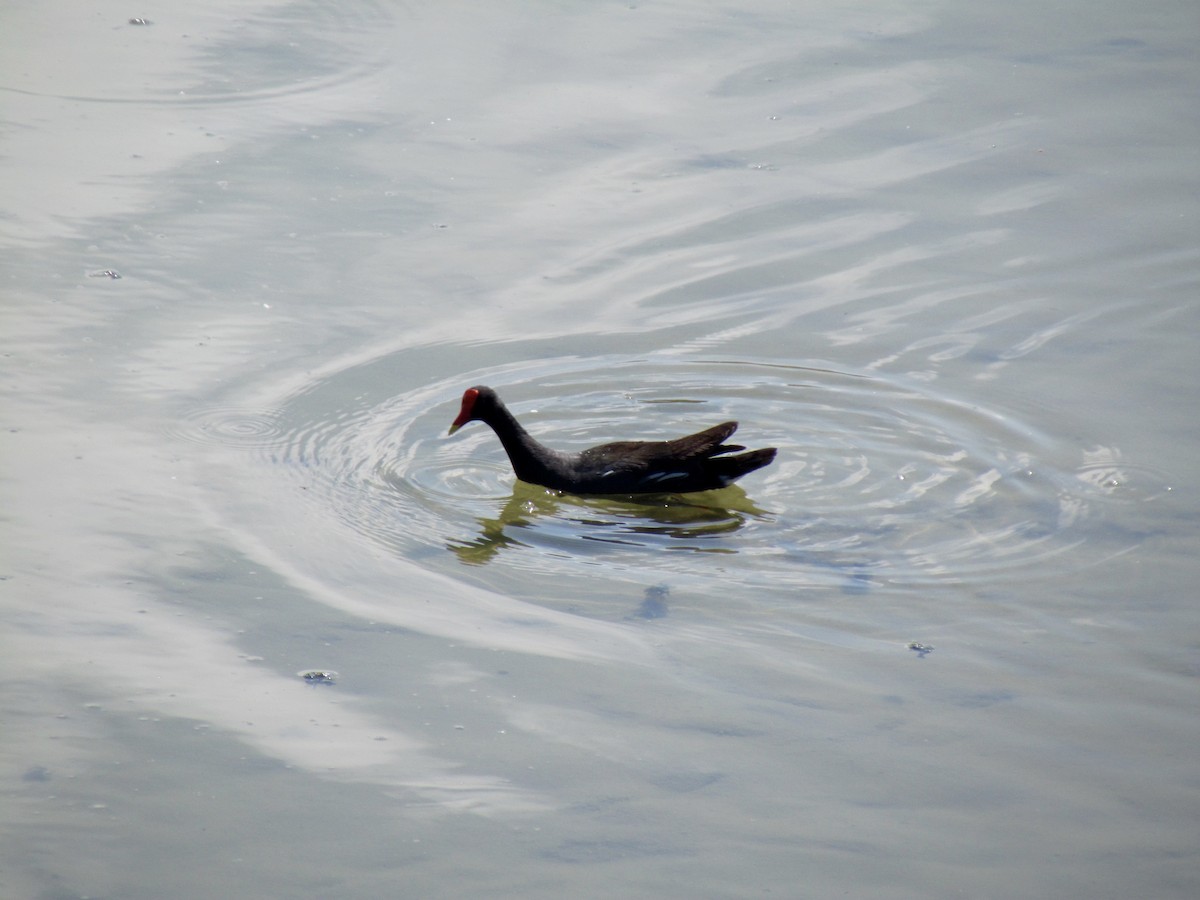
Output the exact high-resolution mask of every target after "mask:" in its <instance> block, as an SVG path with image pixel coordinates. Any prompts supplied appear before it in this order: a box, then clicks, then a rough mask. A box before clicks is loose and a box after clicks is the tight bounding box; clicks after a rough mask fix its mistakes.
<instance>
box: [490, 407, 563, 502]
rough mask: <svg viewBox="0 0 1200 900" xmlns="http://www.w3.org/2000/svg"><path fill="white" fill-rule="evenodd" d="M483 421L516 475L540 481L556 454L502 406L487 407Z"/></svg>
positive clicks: (536, 481) (533, 482) (541, 482)
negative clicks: (494, 436) (497, 441)
mask: <svg viewBox="0 0 1200 900" xmlns="http://www.w3.org/2000/svg"><path fill="white" fill-rule="evenodd" d="M483 421H484V422H485V423H486V424H488V425H490V426H491V428H492V431H494V432H496V437H498V438H500V443H501V445H502V446H503V447H504V452H505V453H507V454H508V461H509V462H510V463H512V467H513V472H514V473H515V474H516V476H517V477H518V478H520V479H521V480H522V481H527V482H530V483H532V484H544V483H545V480H546V475H547V473H548V471H549V469H550V467H552V466H553V464H554V462H555V460H557V458H558V457H559V454H558V453H556V452H555V451H553V450H551V449H550V448H549V447H546V446H544V445H543V444H540V443H538V441H536V440H535V439H534V437H533V435H531V434H530V433H529V432H528V431H526V430H525V429H524V428H523V427H522V426H521V423H520V422H518V421H517V420H516V417H515V416H513V414H512V413H510V412H509V411H508V410H507V409H506V408H505V407H503V406H497V407H495V408H494V409H492V410H489V412H488V415H487V417H486V418H484V420H483Z"/></svg>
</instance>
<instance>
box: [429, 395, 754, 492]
mask: <svg viewBox="0 0 1200 900" xmlns="http://www.w3.org/2000/svg"><path fill="white" fill-rule="evenodd" d="M475 420H478V421H480V422H483V423H485V424H486V425H490V426H491V428H492V430H493V431H494V432H496V436H497V437H499V438H500V443H501V444H503V445H504V450H505V452H506V453H507V454H508V459H509V462H511V463H512V467H513V471H514V472H515V473H516V475H517V477H518V478H519V479H521V480H522V481H527V482H529V483H530V484H540V485H542V486H543V487H548V488H551V489H552V490H556V491H569V492H571V493H573V494H662V493H670V494H683V493H687V492H689V491H711V490H715V489H717V488H723V487H725V486H727V485H730V484H732V483H733V482H734V481H736V480H737V479H739V478H741V477H742V476H743V475H745V474H746V473H747V472H753V471H754V470H755V469H761V468H762V467H763V466H765V465H767V464H768V463H770V462H771V460H773V459H774V458H775V448H774V447H766V448H764V449H762V450H751V451H750V452H749V453H741V454H739V455H737V456H727V455H726V454H729V453H735V452H737V451H739V450H745V449H746V448H745V447H742V446H740V445H738V444H725V443H722V442H723V441H724V440H725V439H726V438H728V437H729V436H730V435H731V434H733V433H734V432H735V431H736V430H737V422H723V423H722V424H720V425H714V426H713V427H712V428H706V429H705V430H704V431H698V432H696V433H695V434H690V435H688V436H687V437H681V438H676V439H675V440H673V441H618V442H617V443H614V444H601V445H600V446H599V447H592V448H591V449H589V450H584V451H583V452H582V453H561V452H559V451H557V450H551V449H550V448H549V447H545V446H543V445H542V444H539V443H538V442H537V441H536V440H534V439H533V437H531V436H530V434H529V432H527V431H526V430H525V429H524V428H522V427H521V423H519V422H518V421H517V420H516V419H515V418H514V417H513V414H512V413H510V412H509V411H508V408H507V407H506V406H505V405H504V404H503V403H502V402H501V401H500V398H499V397H497V396H496V392H495V391H493V390H492V389H491V388H490V387H485V386H484V385H476V386H475V387H472V388H467V390H466V392H465V393H464V394H463V399H462V409H461V410H460V411H459V413H458V418H457V419H455V420H454V424H453V425H451V426H450V434H454V432H456V431H458V429H460V428H462V426H464V425H466V424H467V423H468V422H473V421H475Z"/></svg>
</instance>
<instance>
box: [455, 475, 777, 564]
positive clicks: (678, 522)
mask: <svg viewBox="0 0 1200 900" xmlns="http://www.w3.org/2000/svg"><path fill="white" fill-rule="evenodd" d="M766 515H768V513H767V512H766V511H765V510H762V509H759V508H758V507H757V506H755V505H754V503H753V501H751V500H750V498H749V497H748V496H746V492H745V491H744V490H742V488H740V487H738V486H737V485H733V486H731V487H727V488H723V489H721V490H719V491H704V492H700V493H694V494H639V495H630V496H603V497H583V496H578V495H576V494H567V493H560V492H557V491H551V490H548V489H546V488H543V487H538V486H536V485H531V484H525V483H524V482H521V481H518V482H516V484H515V485H514V487H513V493H512V496H511V497H509V498H508V499H507V500H506V501H505V502H504V505H503V506H502V507H501V508H500V510H499V512H498V513H497V515H496V516H495V517H494V518H479V519H476V521H477V522H478V523H479V536H478V537H476V538H474V539H472V540H469V541H451V542H450V543H449V544H448V545H447V549H448V550H450V551H451V552H453V553H454V554H455V555H456V556H458V558H459V560H460V561H461V562H463V563H466V564H467V565H473V566H480V565H485V564H486V563H489V562H491V561H492V559H493V558H494V557H495V556H496V555H497V554H498V553H500V551H501V550H505V549H508V548H512V547H523V546H528V545H527V544H525V543H523V542H522V541H521V540H520V539H519V537H518V535H519V532H520V529H527V528H536V527H537V525H538V521H539V520H550V519H552V520H554V521H555V522H556V523H557V524H559V525H562V524H564V523H566V524H569V525H572V526H577V529H576V534H575V537H577V538H578V539H579V540H587V541H596V542H600V543H612V544H620V545H624V546H631V547H640V546H645V545H646V544H647V543H648V541H649V540H652V539H654V538H676V539H680V540H689V539H691V540H695V539H705V538H713V537H717V536H720V535H726V534H732V533H733V532H735V531H737V530H738V529H739V528H741V527H742V526H743V525H745V524H746V522H747V521H748V520H750V519H754V518H761V517H764V516H766ZM679 549H685V547H684V546H683V545H680V547H679ZM687 549H692V550H697V551H701V550H707V551H710V552H724V553H732V552H734V551H733V550H731V549H730V548H728V547H715V546H713V547H699V546H690V545H689V546H688V547H687Z"/></svg>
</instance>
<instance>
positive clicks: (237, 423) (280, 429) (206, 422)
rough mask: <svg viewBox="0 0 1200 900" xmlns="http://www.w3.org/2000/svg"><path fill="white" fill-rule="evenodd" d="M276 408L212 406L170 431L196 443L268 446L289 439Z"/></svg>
mask: <svg viewBox="0 0 1200 900" xmlns="http://www.w3.org/2000/svg"><path fill="white" fill-rule="evenodd" d="M281 416H282V412H281V411H280V410H277V409H265V410H264V409H241V408H238V407H210V408H206V409H198V410H194V411H192V412H191V413H189V414H188V415H186V416H184V418H183V419H182V420H181V421H179V422H178V423H176V424H175V426H174V427H173V428H172V429H171V431H170V433H171V435H172V436H173V437H176V438H181V439H183V440H185V441H188V442H189V443H193V444H214V445H220V446H225V447H246V448H265V447H273V446H275V445H277V444H279V443H280V442H282V441H286V440H287V434H286V432H285V430H284V426H283V423H282V421H281Z"/></svg>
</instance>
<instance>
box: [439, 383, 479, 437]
mask: <svg viewBox="0 0 1200 900" xmlns="http://www.w3.org/2000/svg"><path fill="white" fill-rule="evenodd" d="M478 398H479V391H477V390H475V388H468V389H467V391H466V393H464V394H463V399H462V409H460V410H459V411H458V418H457V419H455V420H454V422H453V423H452V424H451V425H450V430H449V431H448V432H446V433H447V434H454V432H456V431H458V429H460V428H462V427H463V426H464V425H466V424H467V423H468V422H470V421H471V413H472V412H473V411H474V409H475V401H476V400H477V399H478Z"/></svg>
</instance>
